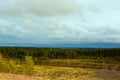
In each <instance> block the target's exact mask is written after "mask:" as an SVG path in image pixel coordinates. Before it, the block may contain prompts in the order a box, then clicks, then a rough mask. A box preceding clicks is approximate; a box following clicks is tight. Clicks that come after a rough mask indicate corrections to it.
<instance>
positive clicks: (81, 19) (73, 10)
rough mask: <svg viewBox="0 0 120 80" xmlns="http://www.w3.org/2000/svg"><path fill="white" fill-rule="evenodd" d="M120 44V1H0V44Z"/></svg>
mask: <svg viewBox="0 0 120 80" xmlns="http://www.w3.org/2000/svg"><path fill="white" fill-rule="evenodd" d="M4 42H8V43H9V42H16V43H25V42H31V43H39V44H40V43H55V42H56V43H59V42H64V43H67V42H71V43H74V42H75V43H83V42H88V43H91V42H110V43H120V0H0V43H4Z"/></svg>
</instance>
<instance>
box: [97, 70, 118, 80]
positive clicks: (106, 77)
mask: <svg viewBox="0 0 120 80" xmlns="http://www.w3.org/2000/svg"><path fill="white" fill-rule="evenodd" d="M95 77H96V78H100V79H103V80H120V71H110V70H100V71H97V72H96V74H95Z"/></svg>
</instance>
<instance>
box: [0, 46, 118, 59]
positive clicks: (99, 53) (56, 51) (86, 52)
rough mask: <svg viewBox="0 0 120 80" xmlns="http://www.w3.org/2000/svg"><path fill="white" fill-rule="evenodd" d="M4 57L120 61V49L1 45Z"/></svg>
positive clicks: (0, 49)
mask: <svg viewBox="0 0 120 80" xmlns="http://www.w3.org/2000/svg"><path fill="white" fill-rule="evenodd" d="M0 53H1V54H2V55H3V56H4V57H11V58H20V59H23V58H24V57H25V56H27V55H29V56H32V57H33V58H41V59H103V58H112V59H114V60H117V61H120V49H119V48H116V49H115V48H114V49H101V48H100V49H97V48H96V49H91V48H90V49H89V48H88V49H69V48H12V47H4V48H3V47H0Z"/></svg>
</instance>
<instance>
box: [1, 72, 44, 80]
mask: <svg viewBox="0 0 120 80" xmlns="http://www.w3.org/2000/svg"><path fill="white" fill-rule="evenodd" d="M0 80H44V79H42V78H40V77H33V76H25V75H19V74H10V73H0Z"/></svg>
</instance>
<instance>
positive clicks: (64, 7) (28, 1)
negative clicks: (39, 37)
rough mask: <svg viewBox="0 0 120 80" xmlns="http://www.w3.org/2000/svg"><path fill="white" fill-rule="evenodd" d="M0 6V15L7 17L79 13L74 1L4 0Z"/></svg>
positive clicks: (77, 5) (78, 6)
mask: <svg viewBox="0 0 120 80" xmlns="http://www.w3.org/2000/svg"><path fill="white" fill-rule="evenodd" d="M8 2H9V3H8ZM1 4H3V5H1ZM1 4H0V12H1V13H0V14H1V15H5V14H6V15H8V16H20V15H24V14H27V13H28V14H34V15H39V16H53V15H67V14H76V13H79V12H80V5H79V4H77V2H76V0H24V1H21V0H12V1H9V0H4V1H2V2H1Z"/></svg>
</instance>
